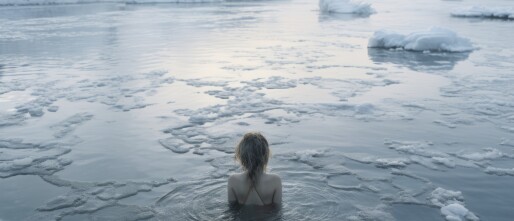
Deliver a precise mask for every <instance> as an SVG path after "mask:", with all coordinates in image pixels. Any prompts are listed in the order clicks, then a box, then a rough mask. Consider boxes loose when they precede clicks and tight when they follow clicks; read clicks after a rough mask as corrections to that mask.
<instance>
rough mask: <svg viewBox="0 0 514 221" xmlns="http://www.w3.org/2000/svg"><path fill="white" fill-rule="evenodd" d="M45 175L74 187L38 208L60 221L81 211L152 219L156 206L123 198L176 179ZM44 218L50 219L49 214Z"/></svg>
mask: <svg viewBox="0 0 514 221" xmlns="http://www.w3.org/2000/svg"><path fill="white" fill-rule="evenodd" d="M42 178H43V179H44V180H45V181H47V182H49V183H51V184H54V185H56V186H60V187H69V188H70V191H69V192H68V193H67V194H66V195H63V196H58V197H56V198H54V199H52V200H50V201H48V202H47V203H46V204H45V205H44V206H41V207H39V208H38V210H39V211H44V212H48V213H49V214H53V215H54V216H55V217H54V218H55V219H56V220H60V219H62V218H64V217H66V216H73V215H77V214H88V215H89V216H90V217H94V218H93V219H94V220H106V219H107V220H112V219H115V220H141V219H148V218H151V217H153V216H154V215H155V212H154V211H153V210H152V209H150V208H147V207H139V206H135V205H123V204H122V203H120V202H119V200H121V199H124V198H127V197H130V196H134V195H137V194H138V193H140V192H148V191H151V190H152V189H153V188H156V187H160V186H162V185H166V184H169V183H171V182H175V180H173V179H172V178H169V179H163V180H157V181H150V182H136V181H128V182H123V183H122V182H113V181H109V182H102V183H92V182H74V181H67V180H63V179H60V178H59V177H56V176H43V177H42ZM110 210H114V211H110ZM120 212H121V213H120ZM110 213H112V214H110ZM39 216H44V215H43V214H37V215H36V216H34V217H31V218H32V219H33V220H40V219H41V217H39ZM120 216H122V217H120ZM44 217H46V219H49V218H48V216H44ZM52 220H53V219H52Z"/></svg>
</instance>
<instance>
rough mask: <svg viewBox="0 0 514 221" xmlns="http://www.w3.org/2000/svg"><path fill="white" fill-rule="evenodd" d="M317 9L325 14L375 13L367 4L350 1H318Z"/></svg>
mask: <svg viewBox="0 0 514 221" xmlns="http://www.w3.org/2000/svg"><path fill="white" fill-rule="evenodd" d="M319 9H320V11H322V12H327V13H345V14H361V15H369V14H373V13H375V9H373V8H372V7H371V4H369V3H363V2H357V1H351V0H320V1H319Z"/></svg>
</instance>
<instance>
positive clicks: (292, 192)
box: [155, 177, 380, 220]
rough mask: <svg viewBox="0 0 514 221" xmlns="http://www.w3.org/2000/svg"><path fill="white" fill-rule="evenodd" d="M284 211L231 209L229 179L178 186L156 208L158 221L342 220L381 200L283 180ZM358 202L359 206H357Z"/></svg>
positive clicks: (322, 182)
mask: <svg viewBox="0 0 514 221" xmlns="http://www.w3.org/2000/svg"><path fill="white" fill-rule="evenodd" d="M283 179H284V181H285V182H284V183H283V204H282V207H281V208H275V207H272V208H262V207H260V208H257V207H249V206H243V207H237V208H235V207H231V206H230V205H229V204H228V203H227V202H226V195H227V190H226V182H227V181H226V179H225V178H222V179H204V180H197V181H192V182H181V183H175V184H173V185H174V189H173V190H172V191H171V192H169V193H168V194H166V195H165V196H163V197H161V198H160V199H159V200H158V201H157V202H156V204H155V211H157V213H158V214H157V216H156V218H157V219H166V217H174V218H176V219H177V220H339V219H340V218H341V217H344V215H345V214H346V215H352V214H357V213H358V212H359V211H360V209H359V206H366V207H375V206H377V205H378V204H379V203H380V200H379V196H378V195H375V194H373V193H372V192H370V191H352V190H350V191H343V190H340V189H336V188H332V187H330V186H328V185H327V183H326V180H325V179H309V178H307V179H304V180H297V179H294V177H284V178H283ZM357 202H358V203H357Z"/></svg>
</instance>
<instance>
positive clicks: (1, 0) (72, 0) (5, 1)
mask: <svg viewBox="0 0 514 221" xmlns="http://www.w3.org/2000/svg"><path fill="white" fill-rule="evenodd" d="M221 1H222V0H0V6H2V5H56V4H82V3H105V2H111V3H127V4H146V3H210V2H221Z"/></svg>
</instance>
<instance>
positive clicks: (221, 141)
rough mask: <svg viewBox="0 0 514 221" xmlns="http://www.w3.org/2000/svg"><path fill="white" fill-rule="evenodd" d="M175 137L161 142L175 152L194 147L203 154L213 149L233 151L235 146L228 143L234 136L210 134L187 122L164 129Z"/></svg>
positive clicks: (197, 152)
mask: <svg viewBox="0 0 514 221" xmlns="http://www.w3.org/2000/svg"><path fill="white" fill-rule="evenodd" d="M163 132H164V133H169V134H171V135H173V137H170V138H166V139H161V140H159V143H160V144H161V145H162V146H164V147H165V148H167V149H169V150H171V151H173V152H175V153H187V152H189V150H191V149H194V153H195V154H199V155H203V153H204V152H205V151H206V150H209V149H212V150H217V151H221V152H224V153H233V152H234V147H233V146H231V145H227V144H226V143H227V142H228V141H229V140H231V139H233V137H234V136H230V135H222V136H215V135H210V134H208V133H207V132H206V131H205V130H203V129H202V128H200V127H195V126H194V125H192V124H187V125H183V126H178V127H171V128H168V129H166V130H164V131H163Z"/></svg>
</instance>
